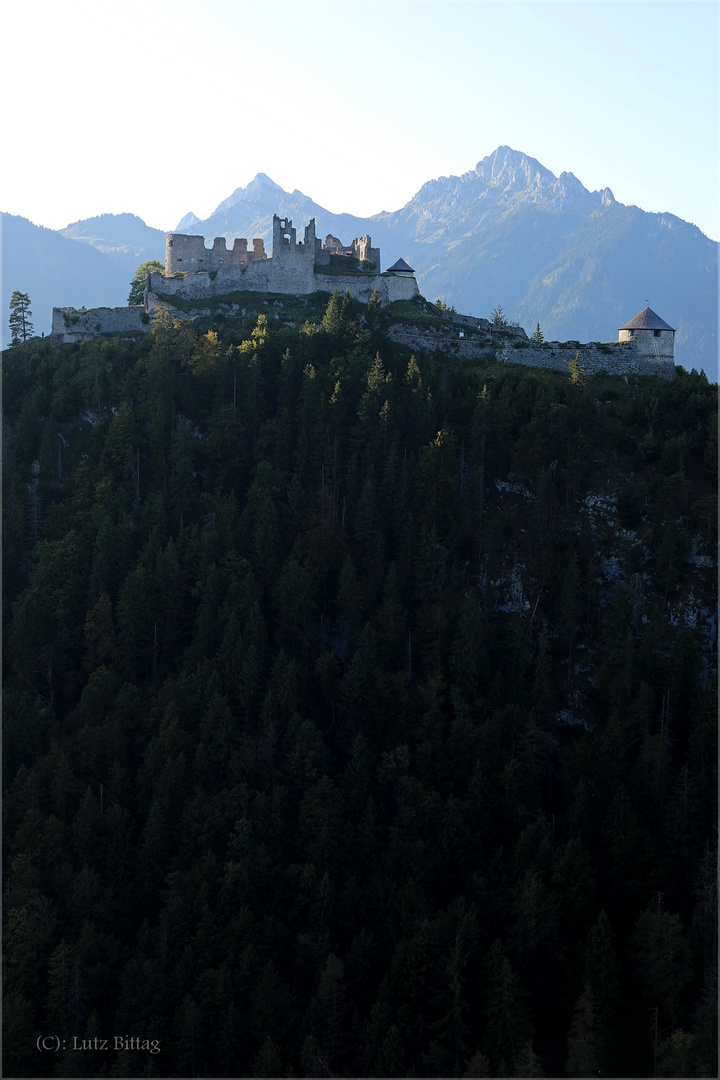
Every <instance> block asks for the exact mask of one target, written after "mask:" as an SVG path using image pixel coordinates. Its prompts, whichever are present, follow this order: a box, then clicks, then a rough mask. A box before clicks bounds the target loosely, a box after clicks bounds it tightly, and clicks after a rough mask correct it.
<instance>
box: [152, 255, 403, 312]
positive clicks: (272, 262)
mask: <svg viewBox="0 0 720 1080" xmlns="http://www.w3.org/2000/svg"><path fill="white" fill-rule="evenodd" d="M306 250H307V251H309V252H310V249H309V248H308V249H306ZM302 251H303V248H302V247H296V248H294V249H290V250H289V251H287V252H286V253H285V254H283V255H281V256H280V257H279V258H278V257H276V256H275V255H274V254H273V257H272V259H265V260H259V261H257V262H252V263H250V264H249V265H248V266H247V267H246V268H245V269H244V270H242V269H235V268H232V267H231V268H222V269H220V270H217V271H211V272H203V273H199V274H188V276H187V277H183V278H168V277H165V276H164V275H163V274H160V273H155V274H148V281H147V286H146V290H147V291H146V303H147V304H148V307H151V306H153V301H152V300H151V299H150V297H151V295H152V294H157V293H161V294H162V295H163V296H167V297H168V298H170V302H172V299H171V298H172V297H173V296H177V297H181V298H183V299H188V300H203V299H207V298H208V297H210V296H226V295H227V294H228V293H231V292H241V291H245V290H247V291H248V292H269V293H286V294H287V295H288V296H309V295H310V293H314V292H327V293H331V292H333V290H335V289H338V290H339V291H340V292H345V290H346V289H348V290H349V291H350V295H351V296H353V297H354V298H355V299H356V300H361V301H362V302H363V303H367V302H368V300H369V299H370V297H371V296H372V294H373V291H374V290H375V289H377V291H378V293H379V295H380V299H381V301H382V302H383V304H390V303H392V302H393V301H394V300H412V298H413V297H414V296H417V295H418V286H417V281H416V280H415V278H414V277H410V276H402V277H401V276H400V275H395V274H323V273H317V274H316V273H315V266H314V261H313V259H312V258H308V257H307V256H305V255H303V254H301V253H302ZM291 252H292V253H291ZM310 253H311V252H310ZM311 254H312V253H311Z"/></svg>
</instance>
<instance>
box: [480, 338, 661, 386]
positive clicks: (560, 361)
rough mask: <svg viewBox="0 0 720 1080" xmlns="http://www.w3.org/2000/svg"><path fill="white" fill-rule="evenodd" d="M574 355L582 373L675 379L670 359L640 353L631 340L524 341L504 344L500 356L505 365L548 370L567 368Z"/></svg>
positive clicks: (564, 369)
mask: <svg viewBox="0 0 720 1080" xmlns="http://www.w3.org/2000/svg"><path fill="white" fill-rule="evenodd" d="M576 356H577V357H578V360H579V363H580V366H581V367H582V368H583V369H584V371H585V374H586V375H593V374H595V373H597V372H599V371H606V372H607V373H608V375H630V374H632V375H660V376H661V377H662V378H663V379H674V378H675V365H674V363H673V360H672V358H669V359H662V358H651V357H647V356H643V355H642V354H641V353H640V352H639V351H638V350H637V348H636V347H635V345H634V343H633V342H632V341H620V342H618V341H611V342H608V343H607V344H602V343H595V342H591V343H590V344H588V345H578V344H575V343H569V344H568V343H567V342H563V343H562V344H561V343H559V342H557V341H549V342H544V343H543V344H542V345H531V344H528V345H527V346H526V347H524V348H522V347H521V348H518V347H517V346H515V345H512V344H510V343H507V344H506V345H505V346H504V347H503V350H502V353H501V355H500V359H502V360H503V361H504V362H505V363H506V364H525V365H526V366H528V367H537V368H547V370H548V371H567V370H568V368H569V366H570V362H571V360H574V359H575V357H576Z"/></svg>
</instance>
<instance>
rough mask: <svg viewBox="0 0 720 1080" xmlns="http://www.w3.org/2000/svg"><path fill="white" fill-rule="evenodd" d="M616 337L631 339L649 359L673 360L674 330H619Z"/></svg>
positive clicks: (622, 339) (637, 348)
mask: <svg viewBox="0 0 720 1080" xmlns="http://www.w3.org/2000/svg"><path fill="white" fill-rule="evenodd" d="M618 339H619V340H620V341H621V342H622V341H631V342H632V343H633V344H634V346H635V348H636V350H637V351H638V353H639V354H640V355H641V356H648V357H650V359H656V360H661V359H663V358H664V359H666V360H673V359H674V356H675V331H674V330H644V329H642V328H640V329H638V330H619V331H618Z"/></svg>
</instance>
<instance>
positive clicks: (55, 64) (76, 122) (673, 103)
mask: <svg viewBox="0 0 720 1080" xmlns="http://www.w3.org/2000/svg"><path fill="white" fill-rule="evenodd" d="M0 29H1V30H2V39H3V42H4V48H3V58H2V64H1V65H0V95H1V96H0V101H1V102H2V106H3V109H4V125H3V128H4V140H3V142H4V158H5V164H4V167H3V169H2V172H1V173H0V209H1V210H5V211H7V212H9V213H12V214H20V215H22V216H23V217H27V218H29V219H30V220H31V221H33V222H34V223H35V224H37V225H45V226H48V227H50V228H53V229H60V228H64V227H65V226H66V225H68V224H69V223H70V222H73V221H76V220H78V219H80V218H87V217H91V216H94V215H95V214H102V213H122V212H130V213H134V214H137V215H138V216H140V217H141V218H143V220H144V221H145V222H146V223H147V224H148V225H152V226H154V227H155V228H159V229H163V230H169V229H172V228H174V227H175V226H176V225H177V223H178V221H179V220H180V218H181V217H182V216H183V215H184V214H186V213H187V212H188V211H192V212H193V213H195V214H196V215H197V216H198V217H200V218H205V217H207V216H208V215H209V214H211V213H212V211H213V210H214V209H215V207H216V206H217V205H218V203H220V202H221V201H222V200H223V199H225V198H227V196H228V195H230V194H231V192H232V191H234V189H235V188H237V187H244V186H245V185H246V184H247V183H248V182H249V181H250V180H251V179H252V178H253V176H255V174H256V173H258V172H265V173H267V174H268V175H269V176H270V177H271V178H272V179H273V180H274V181H275V182H276V183H278V184H280V185H281V186H282V187H283V188H285V189H287V190H289V191H292V190H293V189H294V188H298V189H300V190H301V191H302V192H303V193H304V194H305V195H308V196H310V197H311V198H313V199H314V200H315V201H316V202H318V203H320V204H321V205H322V206H324V207H325V208H326V209H328V210H331V211H333V212H336V213H340V212H348V213H354V214H357V215H360V216H366V215H370V214H374V213H378V212H379V211H381V210H397V209H399V208H400V207H401V206H403V205H404V204H405V203H406V202H407V201H408V199H410V198H411V197H412V196H413V195H414V194H415V192H416V191H417V190H418V189H419V188H420V187H421V186H422V184H423V183H424V182H425V181H427V180H431V179H435V178H436V177H438V176H448V175H459V174H462V173H463V172H467V171H468V170H469V169H472V168H474V166H475V165H476V163H477V162H478V161H479V160H480V159H481V158H483V157H486V156H487V155H488V154H491V153H492V152H493V150H495V149H496V148H497V147H498V146H501V145H508V146H511V147H512V148H513V149H515V150H520V151H523V152H524V153H526V154H528V155H530V156H531V157H535V158H537V159H538V160H539V161H540V162H541V163H542V164H543V165H544V166H546V167H547V168H548V169H550V170H551V171H552V172H554V173H555V174H556V175H557V174H559V173H561V172H563V171H567V172H572V173H574V174H575V175H576V176H577V178H578V179H579V180H580V181H581V182H582V183H583V184H584V185H585V187H586V188H588V189H589V190H591V191H592V190H594V189H599V188H603V187H609V188H611V189H612V191H613V194H614V195H615V198H616V199H617V200H618V201H620V202H624V203H631V204H635V205H637V206H640V207H642V208H643V209H644V210H649V211H662V212H669V213H673V214H676V215H677V216H679V217H681V218H684V219H685V220H687V221H690V222H692V223H693V224H695V225H697V226H698V227H699V228H701V229H702V230H703V232H705V233H706V234H707V235H708V236H711V237H712V238H713V239H718V238H720V205H719V202H720V198H719V195H718V192H719V190H720V177H719V174H718V4H717V3H716V2H715V0H708V2H697V3H696V2H685V0H683V2H681V3H675V2H655V0H647V2H634V3H625V2H623V0H617V2H614V0H602V2H592V0H591V2H587V3H584V2H578V0H568V2H563V0H557V2H550V3H531V2H528V3H525V2H520V0H507V2H504V3H497V2H484V0H483V2H478V0H464V2H462V0H461V2H452V0H447V2H440V3H439V2H435V0H427V2H423V0H321V2H306V0H292V2H291V3H285V2H276V0H143V2H140V0H62V2H59V0H52V2H43V0H23V2H22V3H13V4H6V5H4V9H3V14H2V15H1V16H0Z"/></svg>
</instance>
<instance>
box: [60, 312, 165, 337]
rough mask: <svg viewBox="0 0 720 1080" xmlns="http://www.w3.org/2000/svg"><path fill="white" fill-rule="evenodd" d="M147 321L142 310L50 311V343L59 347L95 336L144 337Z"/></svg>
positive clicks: (148, 321)
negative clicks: (125, 335)
mask: <svg viewBox="0 0 720 1080" xmlns="http://www.w3.org/2000/svg"><path fill="white" fill-rule="evenodd" d="M148 330H150V320H149V319H148V316H147V313H146V311H145V308H144V307H139V306H138V307H116V308H105V307H102V308H87V309H85V308H83V309H82V310H80V311H78V310H77V309H76V308H71V307H64V308H53V313H52V331H51V334H50V340H51V341H52V342H53V344H54V345H63V344H67V343H68V342H72V341H82V340H83V339H84V338H89V337H95V336H96V335H97V334H145V333H147V331H148Z"/></svg>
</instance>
